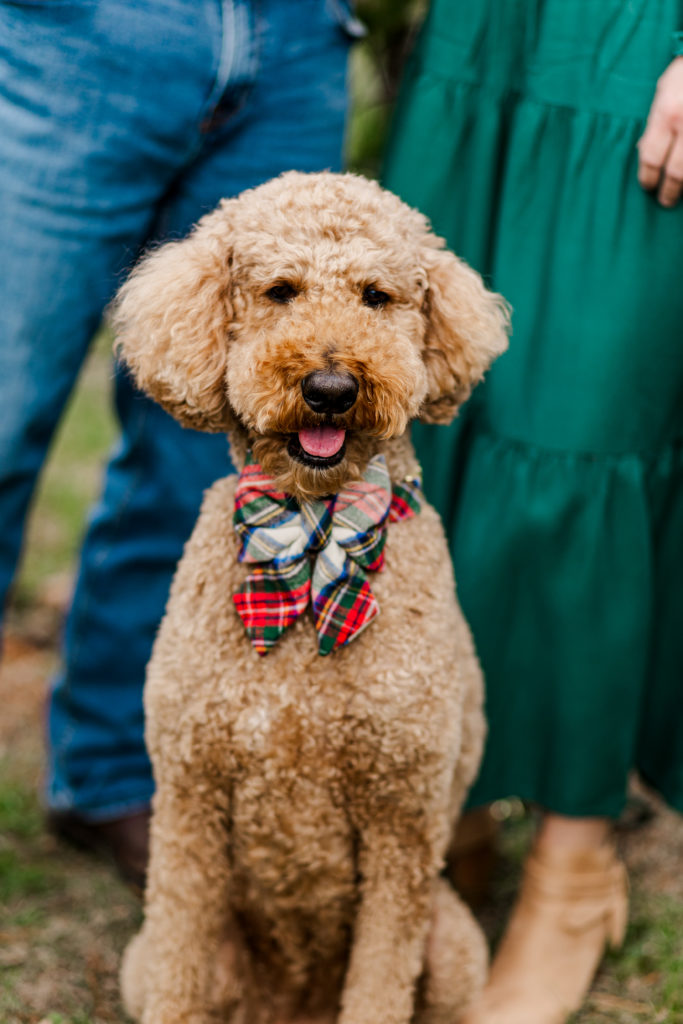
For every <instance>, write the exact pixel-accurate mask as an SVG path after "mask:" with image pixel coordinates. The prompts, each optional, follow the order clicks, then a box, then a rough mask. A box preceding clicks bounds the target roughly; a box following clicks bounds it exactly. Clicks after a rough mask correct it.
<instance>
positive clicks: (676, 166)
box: [638, 57, 683, 206]
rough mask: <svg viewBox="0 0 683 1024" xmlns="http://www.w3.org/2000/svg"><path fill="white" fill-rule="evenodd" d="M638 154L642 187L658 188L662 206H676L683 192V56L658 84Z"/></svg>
mask: <svg viewBox="0 0 683 1024" xmlns="http://www.w3.org/2000/svg"><path fill="white" fill-rule="evenodd" d="M638 152H639V161H638V181H639V182H640V184H641V185H642V186H643V188H645V189H648V190H651V191H653V190H654V189H657V190H658V191H657V199H658V200H659V202H660V203H661V204H662V206H675V205H676V203H677V202H678V199H679V197H680V195H681V190H682V189H683V57H676V58H675V59H674V60H672V62H671V64H669V66H668V68H667V69H666V71H665V72H664V74H663V75H662V77H661V78H660V79H659V81H658V83H657V91H656V93H655V98H654V99H653V101H652V106H651V107H650V113H649V115H648V119H647V124H646V126H645V131H644V132H643V134H642V136H641V138H640V141H639V142H638Z"/></svg>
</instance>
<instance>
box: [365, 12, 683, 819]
mask: <svg viewBox="0 0 683 1024" xmlns="http://www.w3.org/2000/svg"><path fill="white" fill-rule="evenodd" d="M680 6H681V5H680V4H679V0H476V2H465V0H462V2H459V3H456V2H455V0H434V3H433V6H432V9H431V12H430V16H429V18H428V21H427V24H426V26H425V29H424V30H423V32H422V35H421V37H420V40H419V43H418V46H417V49H416V52H415V54H414V56H413V59H412V62H411V64H410V66H409V69H408V72H407V77H406V81H405V84H404V88H403V92H402V96H401V99H400V102H399V107H398V113H397V118H396V123H395V128H394V132H393V137H392V140H391V143H390V147H389V153H388V160H387V166H386V173H385V184H386V185H387V186H388V187H389V188H391V189H393V190H394V191H396V192H398V193H399V195H401V196H402V197H403V198H404V199H405V200H406V201H407V202H408V203H410V204H412V205H414V206H417V207H418V208H420V209H421V210H423V212H424V213H426V214H427V215H428V216H429V217H430V218H431V220H432V223H433V225H434V228H435V230H436V231H437V232H438V233H440V234H442V235H444V236H445V237H446V239H447V242H448V244H449V246H450V247H451V248H453V249H454V250H455V251H456V252H457V253H459V254H460V255H461V256H463V257H464V258H465V259H466V260H468V261H469V262H470V263H471V264H473V265H474V266H475V267H476V268H477V269H478V270H480V271H481V272H482V273H483V274H484V276H485V278H486V279H487V281H488V282H489V283H490V284H491V285H492V286H493V287H494V288H495V289H496V290H497V291H500V292H502V294H503V295H504V296H505V297H506V298H507V299H508V301H509V302H510V303H511V304H512V307H513V310H514V314H513V336H512V339H511V344H510V349H509V352H507V353H506V354H505V355H504V356H502V357H501V358H500V359H499V360H498V361H497V362H496V363H495V365H494V366H493V368H492V369H491V371H490V372H489V374H488V377H487V379H486V381H485V383H484V384H483V385H482V386H480V387H479V388H478V389H477V390H476V391H475V393H474V396H473V398H472V399H471V400H470V401H469V402H468V404H467V405H466V406H465V408H464V409H463V410H462V411H461V413H460V416H459V417H458V419H457V420H456V422H455V423H454V424H453V426H452V427H418V428H417V430H416V440H417V444H418V448H419V454H420V456H421V459H422V462H423V466H424V470H425V486H426V491H427V494H428V496H429V497H430V498H431V499H432V500H433V501H434V502H435V504H436V505H437V507H438V509H439V511H440V512H441V514H442V516H443V518H444V522H445V524H446V528H447V530H448V533H449V537H450V541H451V547H452V553H453V558H454V563H455V571H456V578H457V581H458V592H459V596H460V600H461V603H462V605H463V608H464V610H465V614H466V615H467V617H468V619H469V621H470V623H471V626H472V629H473V632H474V636H475V640H476V643H477V648H478V651H479V655H480V658H481V661H482V664H483V667H484V671H485V675H486V680H487V710H488V717H489V740H488V743H487V748H486V753H485V758H484V764H483V767H482V771H481V774H480V777H479V780H478V782H477V783H476V785H475V788H474V790H473V793H472V797H471V803H472V804H478V803H483V802H488V801H490V800H494V799H497V798H500V797H505V796H508V795H511V794H517V795H518V796H520V797H522V798H524V799H528V800H532V801H536V802H538V803H539V804H541V805H542V806H544V807H546V808H549V809H551V810H554V811H556V812H558V813H564V814H570V815H611V816H616V815H618V814H619V812H620V810H621V809H622V807H623V804H624V799H625V790H626V783H627V777H628V775H629V773H630V772H631V771H632V770H633V769H637V770H638V771H639V772H640V773H641V776H642V777H643V778H644V779H645V780H646V781H647V782H648V783H650V784H652V785H654V786H655V787H656V788H657V789H659V790H660V792H661V793H662V794H663V795H664V796H665V798H666V799H667V800H668V801H669V802H670V803H672V804H673V805H675V806H677V807H678V808H680V809H683V444H682V442H683V207H681V206H679V207H678V208H676V209H674V210H664V209H663V208H661V207H660V206H658V204H657V203H656V202H655V200H654V198H653V197H652V196H650V195H647V194H646V193H644V192H643V191H642V190H641V189H640V187H639V186H638V183H637V162H638V161H637V151H636V143H637V140H638V138H639V136H640V135H641V133H642V130H643V127H644V123H645V119H646V117H647V113H648V110H649V107H650V103H651V101H652V98H653V95H654V89H655V84H656V81H657V78H658V77H659V75H660V74H661V73H662V71H663V70H664V69H665V68H666V66H667V65H668V63H669V61H670V60H671V58H672V56H673V53H674V52H681V51H683V47H681V45H680V44H681V38H682V37H681V35H680V34H678V36H677V35H676V33H677V32H679V30H680V29H681V27H682V23H681V18H680V15H681V11H680ZM677 44H678V47H679V49H678V51H676V45H677Z"/></svg>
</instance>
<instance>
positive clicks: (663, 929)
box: [0, 622, 683, 1024]
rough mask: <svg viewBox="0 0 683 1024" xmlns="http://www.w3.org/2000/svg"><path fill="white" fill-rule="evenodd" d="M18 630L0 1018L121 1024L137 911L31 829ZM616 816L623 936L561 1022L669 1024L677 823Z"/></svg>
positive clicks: (33, 817)
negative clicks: (125, 966)
mask: <svg viewBox="0 0 683 1024" xmlns="http://www.w3.org/2000/svg"><path fill="white" fill-rule="evenodd" d="M41 628H42V629H43V634H44V635H43V636H42V639H41ZM29 632H30V633H31V636H30V638H29V639H26V637H22V636H21V635H18V634H16V633H12V632H10V634H9V636H8V637H7V638H6V650H5V658H4V663H3V667H2V669H1V670H0V1022H1V1024H122V1022H124V1021H125V1020H126V1018H125V1016H124V1014H123V1011H122V1009H121V1006H120V1003H119V999H118V987H117V969H118V962H119V958H120V953H121V950H122V948H123V946H124V945H125V942H126V940H127V938H128V937H129V936H130V935H131V934H132V932H133V931H134V929H135V928H136V927H137V925H138V923H139V918H140V909H139V904H138V902H137V900H136V899H135V897H133V896H132V895H131V894H130V893H128V891H127V890H126V889H125V888H124V887H123V886H122V885H121V884H120V883H119V882H118V880H117V879H116V878H115V877H114V875H113V873H112V872H111V870H110V868H109V866H107V865H104V864H99V863H97V862H95V861H93V860H91V859H90V858H88V857H87V856H85V855H81V854H78V853H76V852H74V851H72V850H69V849H66V848H64V847H62V846H60V845H59V844H58V843H57V842H56V841H55V840H54V839H53V838H51V837H50V836H48V835H47V834H46V833H45V832H44V830H43V828H42V813H41V809H40V805H39V802H38V800H37V797H36V794H37V793H39V791H40V787H41V780H42V772H43V755H42V748H43V743H42V722H43V708H44V702H45V693H46V686H47V680H48V679H49V676H50V674H51V672H52V670H53V668H54V664H55V655H54V651H53V648H52V646H50V645H43V646H40V645H36V642H35V641H36V640H38V641H39V643H40V642H43V643H44V637H45V636H49V634H50V633H51V632H52V630H51V628H50V624H49V622H48V623H46V622H43V623H42V626H41V624H40V622H39V623H38V624H37V625H36V623H34V625H33V629H32V631H31V630H30V631H29ZM504 810H505V809H504ZM508 810H510V811H511V819H512V820H511V823H509V824H508V826H507V827H506V828H505V829H504V833H503V844H502V845H503V852H502V856H501V858H500V863H499V867H498V870H497V872H496V878H495V880H494V896H493V898H492V899H491V900H490V901H489V903H488V904H487V905H486V907H485V908H484V910H483V915H482V918H483V921H484V923H485V927H486V929H487V931H488V932H489V934H490V935H492V936H494V937H495V935H496V934H497V933H499V932H500V929H501V927H502V922H503V919H504V914H505V912H506V910H507V908H508V907H509V905H510V902H511V900H512V898H513V895H514V890H515V887H516V885H517V881H518V878H519V864H520V860H521V856H522V854H523V848H524V845H525V843H526V842H527V840H528V836H529V834H530V831H531V822H530V819H529V816H528V815H523V814H522V812H521V810H520V809H519V808H516V807H515V805H511V807H510V808H508ZM628 818H630V821H629V820H627V821H625V823H624V825H625V827H624V828H623V830H622V833H621V839H620V842H621V846H622V850H623V854H624V857H625V859H626V862H627V864H628V868H629V873H630V876H631V881H632V915H631V924H630V927H629V933H628V937H627V942H626V944H625V947H624V949H623V951H621V952H620V953H618V954H610V955H609V956H608V958H607V961H606V964H605V966H604V967H603V969H602V971H601V973H600V975H599V977H598V979H597V982H596V985H595V986H594V990H593V992H592V993H591V996H590V999H589V1001H588V1003H587V1005H586V1008H585V1009H584V1010H583V1011H582V1013H581V1014H579V1015H577V1017H576V1018H575V1022H583V1024H585V1022H594V1024H598V1022H608V1021H611V1022H619V1024H635V1022H647V1024H657V1022H668V1024H683V820H682V819H681V818H680V817H679V816H677V815H675V814H674V813H672V812H670V811H668V810H666V809H665V808H664V807H662V806H661V805H660V804H658V803H657V802H656V801H654V800H652V799H651V798H649V797H648V798H644V797H643V796H642V794H639V795H638V796H637V799H636V802H634V804H633V805H632V807H631V808H630V811H629V815H628V816H627V819H628ZM530 1024H533V1022H530Z"/></svg>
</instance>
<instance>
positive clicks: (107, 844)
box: [46, 810, 150, 896]
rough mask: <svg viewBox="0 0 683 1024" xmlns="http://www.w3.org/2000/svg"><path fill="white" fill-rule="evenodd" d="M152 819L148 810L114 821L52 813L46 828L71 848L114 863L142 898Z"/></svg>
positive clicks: (74, 814)
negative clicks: (150, 820)
mask: <svg viewBox="0 0 683 1024" xmlns="http://www.w3.org/2000/svg"><path fill="white" fill-rule="evenodd" d="M149 819H150V812H149V811H148V810H145V811H138V812H136V813H135V814H129V815H127V816H125V817H123V818H114V819H113V820H112V821H89V820H88V819H87V818H84V817H82V816H81V815H80V814H77V813H76V812H75V811H48V812H47V816H46V825H47V829H48V831H49V832H51V833H52V834H53V835H54V836H56V837H57V838H58V839H62V840H64V841H65V842H67V843H69V844H70V845H71V846H75V847H76V848H77V849H79V850H87V851H89V852H90V853H95V854H97V855H98V856H102V857H106V858H107V859H109V860H111V861H113V862H114V864H115V865H116V868H117V870H118V872H119V874H120V876H121V878H122V879H123V880H124V882H126V884H127V885H129V886H130V888H131V889H133V890H134V891H135V892H136V893H137V894H138V895H139V896H141V895H142V893H143V892H144V890H145V876H146V874H147V860H148V857H149Z"/></svg>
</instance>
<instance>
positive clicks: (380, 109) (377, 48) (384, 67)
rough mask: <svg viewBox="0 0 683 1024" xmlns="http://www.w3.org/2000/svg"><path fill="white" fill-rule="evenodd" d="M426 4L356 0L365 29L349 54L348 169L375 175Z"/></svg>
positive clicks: (420, 0) (412, 0)
mask: <svg viewBox="0 0 683 1024" xmlns="http://www.w3.org/2000/svg"><path fill="white" fill-rule="evenodd" d="M426 8H427V3H426V0H358V3H357V4H356V11H357V13H358V16H359V17H360V19H361V21H363V23H364V24H365V25H366V26H367V29H368V34H367V36H366V37H365V39H363V40H362V42H361V43H360V44H359V45H358V46H357V47H356V48H355V50H354V53H353V55H352V58H351V89H352V101H353V113H352V117H351V124H350V130H349V140H348V147H347V157H348V164H349V168H350V169H351V170H354V171H359V172H360V173H362V174H367V175H369V176H370V177H376V176H377V175H378V174H379V171H380V165H381V157H382V152H383V150H384V145H385V142H386V137H387V131H388V127H389V121H390V118H391V111H392V108H393V105H394V102H395V100H396V95H397V92H398V87H399V82H400V78H401V72H402V70H403V65H404V63H405V60H406V57H407V55H408V53H409V52H410V49H411V47H412V44H413V42H414V40H415V36H416V34H417V30H418V28H419V26H420V24H421V22H422V19H423V17H424V13H425V11H426Z"/></svg>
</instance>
